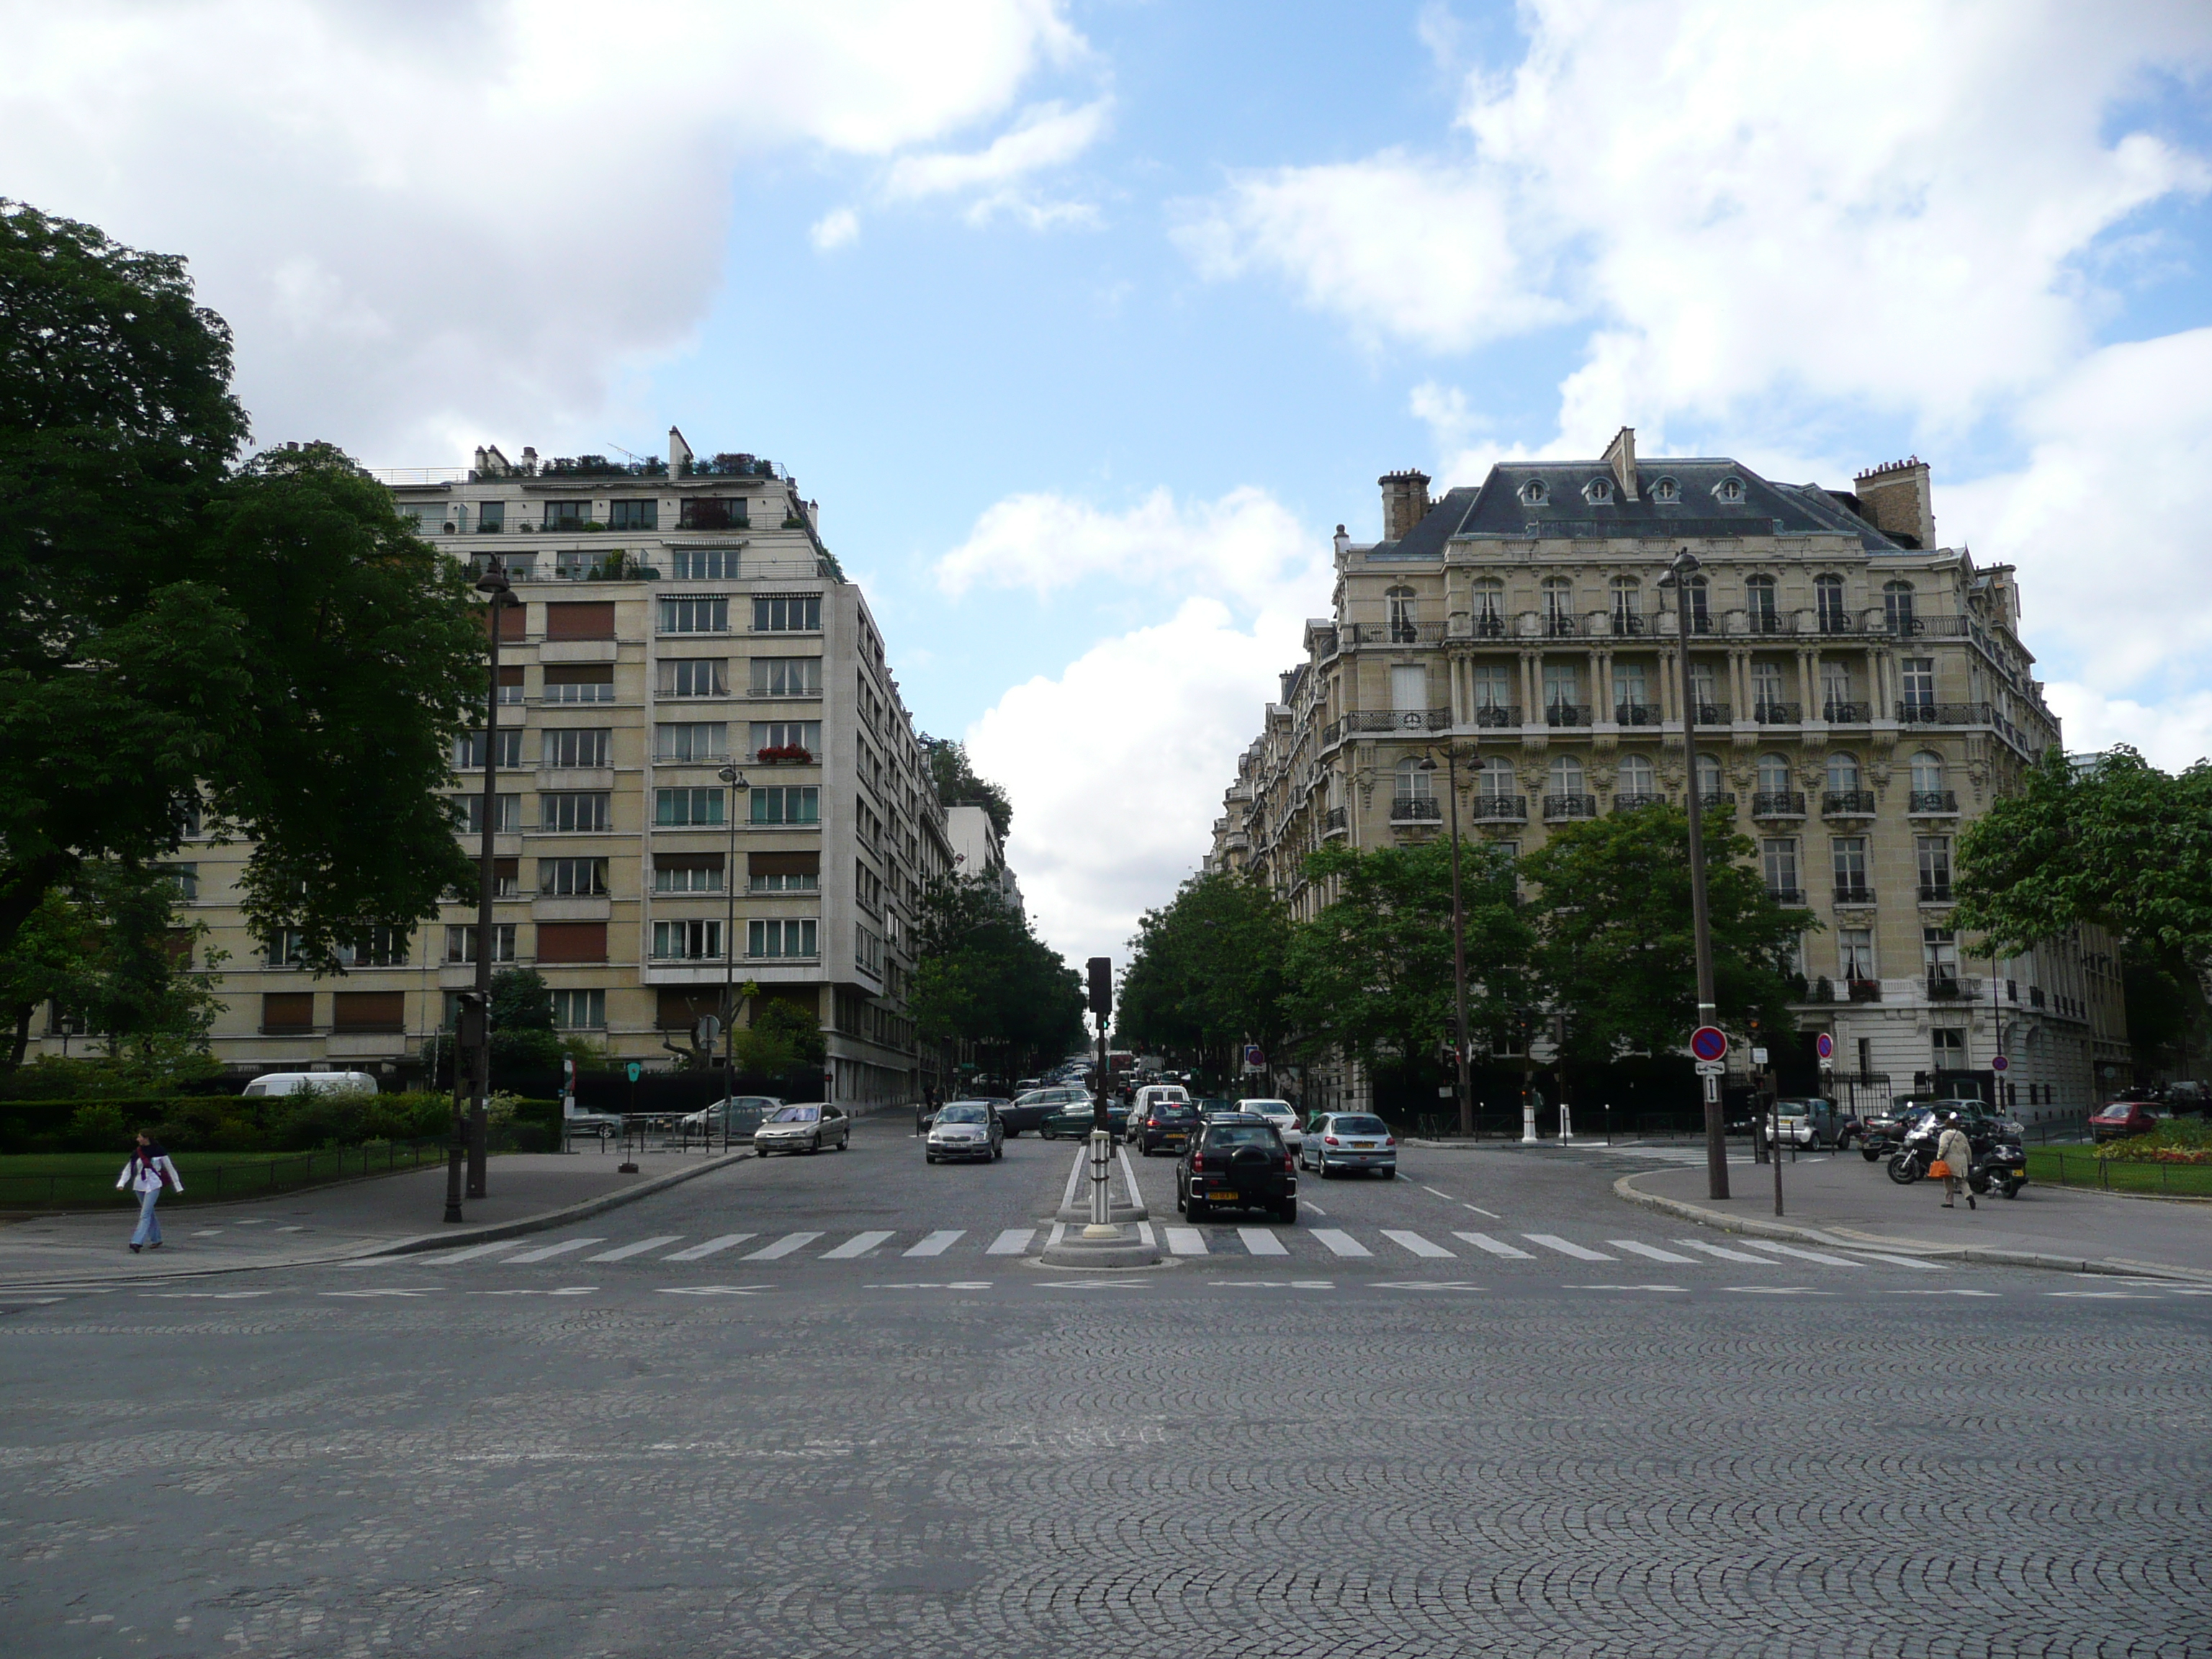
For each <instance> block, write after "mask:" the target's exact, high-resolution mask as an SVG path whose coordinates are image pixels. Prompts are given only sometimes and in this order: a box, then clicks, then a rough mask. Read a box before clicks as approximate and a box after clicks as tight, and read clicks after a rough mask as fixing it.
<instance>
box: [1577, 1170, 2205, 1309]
mask: <svg viewBox="0 0 2212 1659" xmlns="http://www.w3.org/2000/svg"><path fill="white" fill-rule="evenodd" d="M1658 1173H1661V1172H1660V1171H1657V1170H1638V1172H1637V1173H1636V1174H1634V1175H1625V1176H1621V1177H1620V1179H1619V1180H1618V1181H1616V1182H1613V1196H1614V1197H1615V1198H1618V1199H1620V1200H1624V1201H1625V1202H1626V1203H1630V1204H1635V1205H1640V1206H1642V1207H1644V1209H1647V1210H1657V1211H1659V1212H1661V1213H1662V1214H1665V1215H1671V1216H1678V1217H1680V1218H1681V1219H1683V1220H1685V1221H1694V1222H1696V1223H1697V1224H1698V1225H1699V1226H1701V1227H1711V1228H1712V1229H1713V1230H1714V1231H1716V1232H1723V1233H1746V1234H1748V1235H1750V1236H1751V1237H1755V1238H1786V1239H1789V1240H1790V1241H1792V1242H1793V1243H1800V1244H1826V1245H1827V1246H1829V1247H1830V1248H1831V1249H1837V1248H1841V1249H1874V1248H1880V1249H1885V1250H1887V1251H1888V1252H1889V1253H1890V1254H1892V1255H1915V1256H1926V1257H1927V1258H1929V1260H1930V1261H1972V1262H1978V1263H1979V1264H1981V1265H1983V1266H1984V1267H2039V1268H2043V1269H2045V1270H2047V1271H2049V1272H2052V1273H2106V1274H2110V1275H2112V1277H2114V1278H2118V1279H2177V1280H2180V1281H2184V1282H2186V1283H2190V1284H2197V1285H2204V1284H2212V1273H2205V1272H2203V1271H2201V1270H2199V1269H2197V1268H2194V1267H2166V1266H2164V1265H2162V1264H2159V1263H2154V1262H2142V1261H2131V1262H2122V1261H2085V1260H2082V1259H2081V1258H2080V1257H2078V1256H2070V1255H2044V1254H2041V1253H2040V1252H2038V1251H2034V1250H1985V1249H1980V1248H1979V1247H1978V1246H1975V1245H1971V1244H1970V1245H1963V1246H1960V1247H1957V1248H1953V1247H1949V1246H1942V1247H1938V1248H1936V1249H1929V1248H1928V1247H1927V1246H1925V1245H1912V1244H1882V1245H1880V1246H1878V1247H1876V1246H1872V1245H1869V1244H1867V1243H1864V1242H1863V1241H1862V1240H1859V1239H1855V1238H1854V1239H1844V1238H1839V1237H1837V1236H1836V1235H1835V1234H1833V1233H1830V1232H1822V1231H1820V1230H1819V1229H1817V1228H1814V1227H1793V1226H1791V1225H1789V1224H1788V1223H1787V1222H1783V1221H1758V1220H1753V1219H1752V1218H1750V1217H1747V1216H1733V1215H1723V1214H1722V1213H1721V1212H1718V1211H1717V1210H1708V1209H1706V1208H1705V1207H1704V1206H1701V1205H1697V1204H1687V1203H1685V1202H1683V1201H1682V1200H1680V1199H1679V1198H1667V1197H1664V1196H1662V1194H1658V1193H1647V1192H1643V1191H1640V1190H1638V1188H1637V1186H1636V1182H1638V1181H1640V1180H1642V1179H1643V1178H1644V1176H1646V1175H1656V1174H1658Z"/></svg>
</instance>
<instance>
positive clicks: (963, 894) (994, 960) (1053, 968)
mask: <svg viewBox="0 0 2212 1659" xmlns="http://www.w3.org/2000/svg"><path fill="white" fill-rule="evenodd" d="M913 939H914V947H915V969H914V984H913V989H912V993H911V994H910V995H909V996H908V1000H907V1006H908V1010H909V1011H910V1012H912V1014H913V1016H914V1019H915V1028H916V1030H917V1031H918V1032H919V1033H920V1035H921V1037H922V1038H923V1040H924V1041H926V1042H951V1041H959V1042H972V1043H975V1044H977V1045H979V1046H981V1047H983V1048H995V1049H1000V1050H1002V1051H1004V1052H1005V1053H1006V1055H1007V1057H1008V1058H1009V1060H1011V1061H1012V1063H1014V1064H1016V1065H1019V1064H1022V1063H1024V1061H1025V1060H1029V1059H1034V1058H1039V1057H1042V1056H1043V1055H1045V1054H1055V1053H1065V1052H1066V1050H1067V1049H1068V1048H1072V1047H1076V1046H1079V1045H1080V1044H1081V1042H1082V1041H1083V1008H1084V993H1083V986H1082V982H1081V981H1080V980H1079V979H1078V977H1077V975H1076V972H1075V970H1074V969H1073V968H1071V967H1069V966H1068V965H1067V963H1066V961H1064V960H1063V959H1062V958H1061V957H1060V954H1059V953H1058V952H1057V951H1054V950H1053V949H1052V948H1051V947H1050V946H1049V945H1046V944H1045V943H1044V942H1043V941H1042V939H1038V938H1037V937H1036V934H1035V933H1033V932H1031V931H1030V926H1029V923H1028V921H1026V920H1025V919H1024V917H1023V915H1021V913H1020V912H1019V911H1018V910H1016V909H1015V908H1013V906H1012V904H1010V903H1009V902H1007V901H1006V898H1005V897H1004V896H1003V895H1001V894H1000V891H999V889H998V886H997V884H996V883H995V882H994V881H993V880H992V879H991V878H988V877H985V876H946V877H941V878H939V879H938V880H936V881H934V882H933V883H931V884H929V885H928V886H927V887H926V888H924V889H923V890H922V893H921V901H920V902H919V904H918V905H917V906H916V908H915V918H914V927H913Z"/></svg>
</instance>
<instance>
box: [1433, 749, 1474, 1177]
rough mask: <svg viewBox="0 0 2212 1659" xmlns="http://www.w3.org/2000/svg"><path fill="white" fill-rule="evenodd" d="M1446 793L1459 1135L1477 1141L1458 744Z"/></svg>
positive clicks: (1450, 757) (1449, 753) (1447, 757)
mask: <svg viewBox="0 0 2212 1659" xmlns="http://www.w3.org/2000/svg"><path fill="white" fill-rule="evenodd" d="M1420 769H1421V770H1422V771H1424V772H1434V771H1435V770H1436V769H1437V760H1436V757H1435V756H1433V755H1424V756H1422V757H1421V766H1420ZM1468 769H1469V770H1470V771H1474V772H1480V771H1481V770H1482V761H1481V759H1480V757H1471V758H1470V760H1469V763H1468ZM1444 791H1445V793H1446V794H1447V795H1448V796H1449V798H1450V812H1451V884H1452V995H1453V998H1454V1000H1455V1018H1456V1024H1455V1025H1454V1027H1453V1030H1452V1049H1453V1052H1454V1054H1455V1057H1456V1059H1457V1060H1458V1066H1459V1076H1458V1092H1459V1132H1460V1133H1461V1134H1462V1135H1464V1136H1466V1137H1467V1138H1468V1139H1474V1079H1472V1077H1471V1076H1470V1075H1469V1073H1468V1058H1467V1055H1468V1034H1467V911H1466V908H1465V906H1464V905H1463V904H1462V902H1461V900H1460V883H1459V748H1458V745H1457V744H1451V743H1447V744H1444Z"/></svg>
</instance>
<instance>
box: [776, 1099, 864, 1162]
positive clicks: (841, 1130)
mask: <svg viewBox="0 0 2212 1659" xmlns="http://www.w3.org/2000/svg"><path fill="white" fill-rule="evenodd" d="M852 1143H853V1120H852V1119H851V1118H849V1117H847V1116H846V1115H845V1109H844V1108H843V1107H842V1106H834V1105H818V1106H778V1107H776V1108H775V1109H773V1110H772V1111H769V1112H768V1113H766V1114H765V1115H763V1117H762V1119H761V1126H760V1127H759V1128H757V1129H756V1130H754V1131H753V1151H754V1152H756V1153H757V1154H758V1155H759V1156H760V1157H762V1158H766V1157H767V1156H768V1155H769V1153H770V1152H820V1151H821V1150H822V1149H823V1147H824V1146H831V1147H835V1148H836V1150H837V1151H839V1152H843V1151H844V1150H845V1148H846V1147H848V1146H851V1145H852Z"/></svg>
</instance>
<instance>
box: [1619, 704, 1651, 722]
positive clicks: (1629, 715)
mask: <svg viewBox="0 0 2212 1659" xmlns="http://www.w3.org/2000/svg"><path fill="white" fill-rule="evenodd" d="M1613 720H1615V721H1616V722H1617V723H1619V724H1620V725H1622V726H1656V725H1658V724H1659V705H1658V704H1657V703H1656V702H1618V703H1615V704H1614V705H1613Z"/></svg>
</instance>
